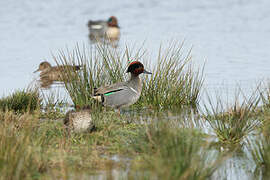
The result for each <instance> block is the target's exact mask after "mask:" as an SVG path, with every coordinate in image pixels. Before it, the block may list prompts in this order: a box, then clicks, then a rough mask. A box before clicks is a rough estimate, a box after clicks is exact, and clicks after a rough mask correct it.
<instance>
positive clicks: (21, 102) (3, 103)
mask: <svg viewBox="0 0 270 180" xmlns="http://www.w3.org/2000/svg"><path fill="white" fill-rule="evenodd" d="M41 101H42V100H41V98H40V95H39V93H38V91H37V90H17V91H15V92H14V93H12V94H11V95H9V96H7V97H3V98H1V99H0V110H2V111H5V110H7V111H14V112H16V113H23V112H33V111H35V110H38V109H39V108H40V106H41Z"/></svg>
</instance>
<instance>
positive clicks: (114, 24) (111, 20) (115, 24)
mask: <svg viewBox="0 0 270 180" xmlns="http://www.w3.org/2000/svg"><path fill="white" fill-rule="evenodd" d="M107 23H108V26H111V27H118V28H119V26H118V22H117V19H116V17H115V16H111V17H110V18H109V19H108V21H107Z"/></svg>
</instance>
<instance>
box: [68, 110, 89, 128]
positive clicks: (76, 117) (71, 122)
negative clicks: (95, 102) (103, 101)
mask: <svg viewBox="0 0 270 180" xmlns="http://www.w3.org/2000/svg"><path fill="white" fill-rule="evenodd" d="M64 125H65V127H66V129H67V130H68V132H71V131H73V132H75V133H82V132H91V130H93V129H94V123H93V119H92V116H91V111H90V108H83V109H79V110H70V111H68V112H67V113H66V116H65V118H64Z"/></svg>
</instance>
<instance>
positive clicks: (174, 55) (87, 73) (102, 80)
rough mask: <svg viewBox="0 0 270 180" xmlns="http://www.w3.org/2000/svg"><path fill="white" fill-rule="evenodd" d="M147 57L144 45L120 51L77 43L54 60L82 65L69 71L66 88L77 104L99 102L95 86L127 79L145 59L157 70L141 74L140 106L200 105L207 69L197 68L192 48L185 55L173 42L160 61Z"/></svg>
mask: <svg viewBox="0 0 270 180" xmlns="http://www.w3.org/2000/svg"><path fill="white" fill-rule="evenodd" d="M145 56H146V51H145V50H143V48H142V47H139V48H137V49H136V48H134V47H132V48H129V47H126V48H125V49H124V50H118V49H115V48H111V47H109V46H106V45H102V44H99V45H97V46H95V47H92V48H90V49H87V48H86V47H82V48H81V47H79V46H77V47H76V48H75V49H74V50H72V51H69V50H67V51H66V52H64V51H60V52H59V54H58V55H55V56H54V59H55V61H56V62H57V64H59V65H75V64H77V65H78V64H79V65H81V67H82V70H81V71H80V72H71V71H70V69H67V71H68V72H66V74H67V79H66V81H65V87H66V89H67V92H68V93H69V95H70V97H71V99H72V101H73V103H74V104H75V106H86V105H90V106H93V105H95V101H93V99H92V98H91V96H92V94H93V89H94V88H95V87H100V86H104V85H110V84H112V83H115V82H120V81H125V80H127V79H128V78H129V76H128V75H127V74H126V73H125V71H126V69H127V66H128V64H129V63H130V62H131V61H133V60H139V61H142V62H143V63H144V65H145V68H146V69H147V70H149V71H151V72H152V73H153V74H152V75H145V76H144V75H141V78H142V79H143V84H144V86H143V91H142V95H141V98H140V99H139V101H138V103H137V105H138V106H137V107H141V106H151V107H158V108H170V107H176V106H180V107H182V106H185V105H190V106H193V107H196V106H197V104H198V102H199V98H200V92H201V88H202V84H203V75H202V72H203V70H197V71H195V70H194V67H193V66H192V62H191V51H189V52H187V53H186V54H185V53H184V52H183V44H177V43H172V44H171V45H170V46H169V47H168V48H162V47H160V49H159V51H158V55H157V60H151V61H150V60H146V58H148V57H145ZM135 106H136V105H135Z"/></svg>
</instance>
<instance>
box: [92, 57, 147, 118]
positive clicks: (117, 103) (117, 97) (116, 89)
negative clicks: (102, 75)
mask: <svg viewBox="0 0 270 180" xmlns="http://www.w3.org/2000/svg"><path fill="white" fill-rule="evenodd" d="M126 73H130V74H131V75H130V79H129V80H128V81H126V82H119V83H116V84H112V85H109V86H104V87H100V88H94V94H93V96H92V97H93V98H94V99H96V100H97V101H98V102H101V103H102V105H103V106H107V107H111V108H114V109H116V110H118V112H119V114H120V109H121V108H123V107H128V106H130V105H132V104H134V103H136V102H137V101H138V99H139V98H140V96H141V92H142V82H141V79H140V77H139V75H140V74H142V73H144V74H152V73H151V72H149V71H146V70H145V69H144V65H143V64H142V63H141V62H139V61H133V62H131V63H130V64H129V66H128V69H127V71H126Z"/></svg>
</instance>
